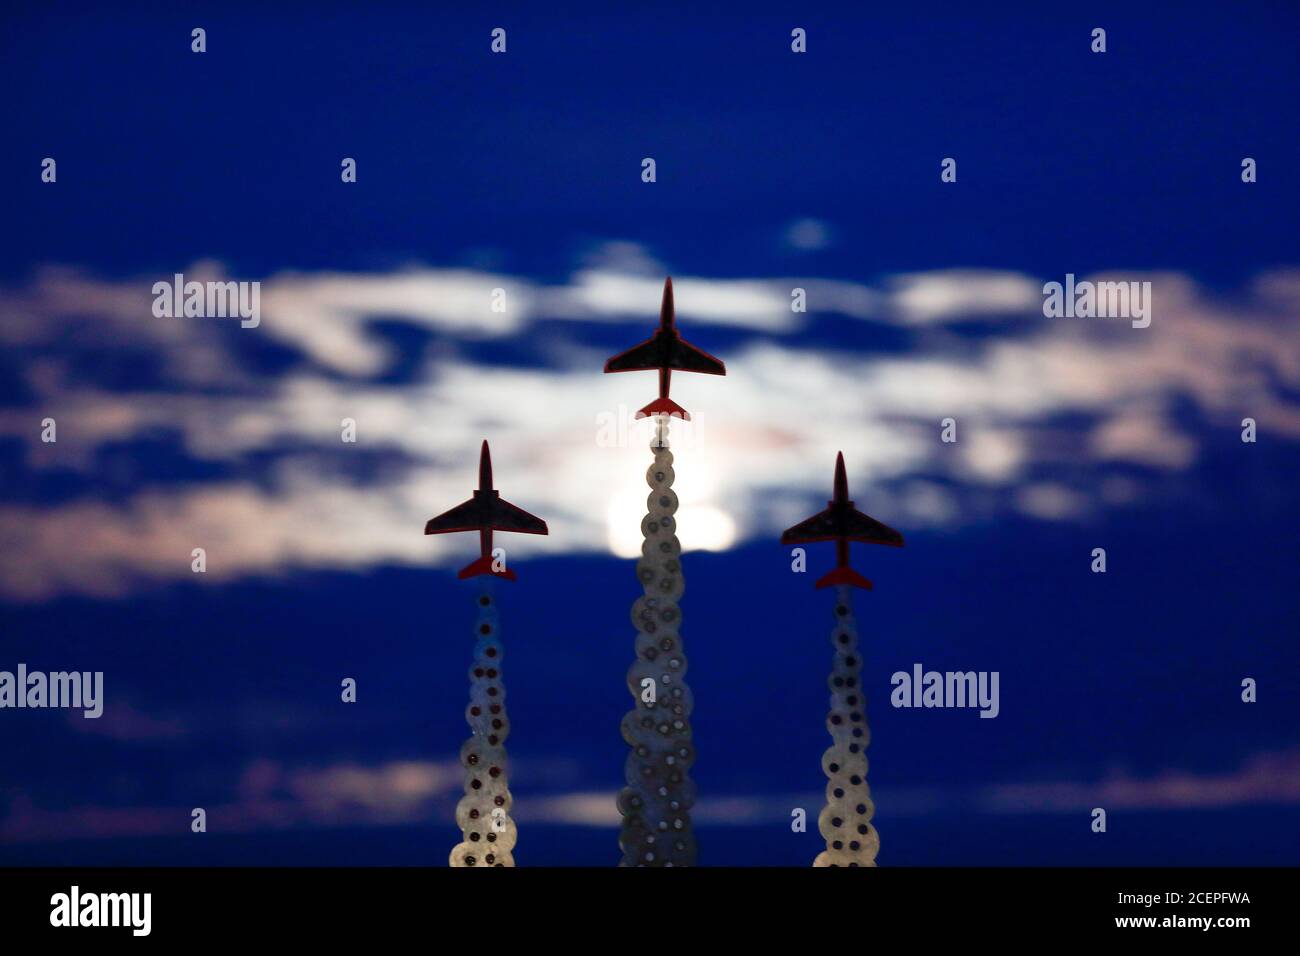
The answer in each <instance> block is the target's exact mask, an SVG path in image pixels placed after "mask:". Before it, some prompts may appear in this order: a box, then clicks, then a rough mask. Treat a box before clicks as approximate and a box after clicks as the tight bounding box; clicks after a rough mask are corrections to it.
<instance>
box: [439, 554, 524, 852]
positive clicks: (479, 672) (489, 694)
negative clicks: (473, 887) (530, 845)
mask: <svg viewBox="0 0 1300 956" xmlns="http://www.w3.org/2000/svg"><path fill="white" fill-rule="evenodd" d="M490 580H491V579H488V580H487V581H485V582H484V584H483V590H482V592H481V593H480V594H479V596H478V607H479V612H478V621H477V622H476V623H475V625H474V633H475V637H476V640H475V643H474V665H473V667H471V668H470V672H469V680H470V692H469V706H468V707H466V708H465V721H466V722H467V723H468V724H469V728H470V736H469V739H468V740H466V741H465V743H464V744H463V745H462V746H461V748H460V762H461V765H462V766H463V767H464V768H465V796H463V797H461V799H460V802H459V803H458V804H457V805H456V824H457V825H458V826H459V827H460V829H461V842H460V843H458V844H456V846H455V847H454V848H453V849H452V851H451V860H450V862H451V865H452V866H514V865H515V858H514V856H513V855H512V854H511V850H513V849H514V846H515V839H516V836H517V834H516V831H515V822H514V820H512V819H511V818H510V806H511V797H510V775H509V768H508V766H507V756H506V737H508V736H509V735H510V718H509V717H508V716H507V714H506V688H505V682H504V681H503V680H502V676H501V660H502V658H503V657H504V656H505V652H504V650H503V648H502V646H501V640H500V638H499V637H498V636H497V610H496V602H495V601H494V600H493V597H492V590H493V589H492V587H491V584H490Z"/></svg>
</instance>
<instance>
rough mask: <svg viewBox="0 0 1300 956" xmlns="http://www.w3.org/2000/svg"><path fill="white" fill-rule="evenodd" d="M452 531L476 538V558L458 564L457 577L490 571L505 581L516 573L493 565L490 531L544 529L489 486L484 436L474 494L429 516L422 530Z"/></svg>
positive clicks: (489, 458)
mask: <svg viewBox="0 0 1300 956" xmlns="http://www.w3.org/2000/svg"><path fill="white" fill-rule="evenodd" d="M453 531H477V532H478V541H479V558H478V560H477V561H474V562H472V563H470V564H469V565H467V566H465V567H464V568H462V569H461V571H460V573H459V574H458V575H456V576H457V577H458V578H462V579H464V578H472V577H476V576H478V575H480V574H494V575H496V576H497V577H501V578H505V579H506V580H507V581H513V580H515V578H516V575H515V572H513V571H511V570H508V569H507V568H505V567H504V566H503V567H502V568H501V570H500V571H498V570H496V569H495V568H493V566H492V564H493V562H492V532H493V531H517V532H519V533H521V534H546V533H547V530H546V522H545V521H543V520H542V519H541V518H538V517H537V516H536V515H530V514H529V513H528V512H527V511H525V510H524V509H523V508H517V507H515V506H514V505H512V504H511V503H510V502H508V501H506V500H505V499H504V498H502V497H501V493H500V492H498V491H497V490H496V489H495V488H493V487H492V453H491V452H490V451H489V450H488V443H487V441H486V440H484V442H483V450H482V451H481V452H480V453H479V459H478V490H477V491H476V492H474V497H473V498H471V499H469V501H465V502H462V503H461V504H458V505H457V506H456V507H454V508H452V509H451V510H450V511H444V512H443V513H442V514H440V515H438V517H436V518H430V519H429V521H428V523H426V524H425V526H424V533H425V534H449V533H451V532H453Z"/></svg>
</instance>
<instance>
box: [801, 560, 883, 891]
mask: <svg viewBox="0 0 1300 956" xmlns="http://www.w3.org/2000/svg"><path fill="white" fill-rule="evenodd" d="M835 595H836V600H835V628H834V630H832V631H831V644H832V645H833V646H834V648H835V658H834V661H833V662H832V664H831V676H830V688H831V702H830V707H831V709H830V713H829V714H828V715H827V717H826V729H827V730H828V731H830V735H831V746H830V747H829V748H827V750H826V752H825V753H824V754H822V770H823V771H825V773H826V780H827V783H826V806H825V807H824V808H823V809H822V812H821V814H820V815H819V816H818V817H817V828H818V829H819V830H820V831H821V834H822V836H823V837H825V838H826V849H825V850H824V851H823V852H821V853H819V854H817V859H816V860H814V861H813V866H875V865H876V851H877V850H879V849H880V836H879V835H878V834H877V833H876V828H875V827H874V826H872V825H871V816H872V814H873V813H874V812H875V809H876V808H875V804H873V803H872V802H871V790H870V788H869V787H868V786H867V752H866V751H867V744H868V743H870V742H871V731H870V730H869V729H868V727H867V708H866V703H867V702H866V699H865V697H864V696H863V691H862V680H861V676H860V675H861V671H862V658H861V656H860V655H859V654H858V625H857V622H856V621H855V620H854V617H853V602H852V589H851V588H850V587H849V586H848V585H844V584H841V585H839V586H838V587H836V589H835Z"/></svg>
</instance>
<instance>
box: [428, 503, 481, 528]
mask: <svg viewBox="0 0 1300 956" xmlns="http://www.w3.org/2000/svg"><path fill="white" fill-rule="evenodd" d="M482 524H483V509H482V508H481V507H480V506H479V502H478V499H476V498H471V499H470V500H469V501H462V502H461V503H460V504H458V505H457V506H456V507H454V508H452V509H451V510H450V511H444V512H443V513H442V514H440V515H438V516H437V517H436V518H430V519H429V520H428V522H426V523H425V526H424V533H425V534H447V533H448V532H452V531H477V530H478V529H479V528H480V527H481V526H482Z"/></svg>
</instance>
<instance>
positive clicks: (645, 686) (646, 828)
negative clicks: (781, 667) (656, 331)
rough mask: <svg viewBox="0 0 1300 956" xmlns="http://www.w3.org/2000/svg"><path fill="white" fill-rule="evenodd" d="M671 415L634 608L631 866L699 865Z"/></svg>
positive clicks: (626, 816) (627, 861) (628, 724)
mask: <svg viewBox="0 0 1300 956" xmlns="http://www.w3.org/2000/svg"><path fill="white" fill-rule="evenodd" d="M669 417H670V416H668V415H656V416H655V419H654V420H655V436H654V440H653V441H652V442H651V444H650V450H651V452H652V453H653V454H654V463H653V464H652V465H651V466H650V468H649V470H647V472H646V483H647V484H649V485H650V495H649V497H648V498H647V499H646V510H647V513H646V516H645V518H643V519H642V521H641V531H642V534H643V535H644V536H645V542H644V543H643V544H642V546H641V555H642V557H641V560H640V561H639V562H637V576H638V577H639V578H640V579H641V586H642V588H644V590H645V593H644V594H643V595H642V596H641V597H640V598H638V599H637V600H636V603H635V604H633V605H632V623H633V624H634V625H635V626H636V629H637V636H636V655H637V659H636V662H635V663H634V664H633V665H632V666H631V668H630V669H629V670H628V673H627V685H628V689H629V690H630V691H631V692H632V697H633V698H634V699H635V701H636V705H635V706H634V707H633V708H632V710H630V711H628V713H627V715H626V716H625V717H624V718H623V739H624V740H626V741H627V743H628V746H629V747H631V753H629V754H628V758H627V763H626V765H625V771H624V775H625V777H626V779H627V786H626V787H624V788H623V790H622V792H621V793H620V794H619V798H618V808H619V812H620V813H622V814H623V829H622V833H621V835H620V837H619V847H620V848H621V849H622V851H623V859H622V864H621V865H623V866H691V865H693V864H694V863H695V837H694V834H693V833H692V832H691V817H690V812H689V811H690V808H691V805H692V804H693V803H694V800H695V785H694V784H693V783H692V782H691V780H690V777H689V771H690V767H691V764H692V763H693V762H694V760H695V749H694V746H693V744H692V742H691V723H690V717H691V706H692V700H691V690H690V688H689V687H688V686H687V685H686V680H685V677H686V655H685V653H683V650H682V639H681V634H680V631H679V628H680V625H681V612H680V611H679V610H678V608H677V601H678V599H679V598H681V596H682V591H683V590H684V589H685V581H684V580H683V579H682V565H681V553H682V546H681V543H680V542H679V541H678V540H677V522H676V519H675V518H674V517H673V515H674V514H675V513H676V511H677V495H676V494H675V493H674V492H673V455H672V452H671V451H669V448H668V423H669Z"/></svg>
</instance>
